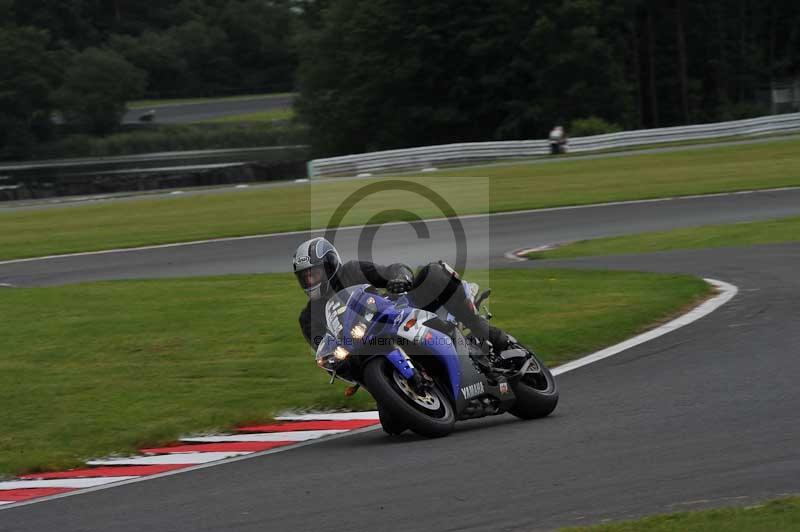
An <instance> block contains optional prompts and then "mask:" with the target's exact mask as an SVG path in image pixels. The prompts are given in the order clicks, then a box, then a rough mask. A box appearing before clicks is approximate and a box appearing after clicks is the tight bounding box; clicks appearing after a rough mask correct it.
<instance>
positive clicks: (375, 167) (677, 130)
mask: <svg viewBox="0 0 800 532" xmlns="http://www.w3.org/2000/svg"><path fill="white" fill-rule="evenodd" d="M794 131H800V113H792V114H785V115H774V116H765V117H761V118H751V119H747V120H736V121H731V122H719V123H714V124H699V125H693V126H679V127H667V128H660V129H643V130H637V131H623V132H620V133H608V134H605V135H595V136H591V137H575V138H571V139H569V146H568V151H569V152H570V153H588V152H593V151H599V150H608V149H614V148H628V147H635V146H644V145H650V144H660V143H666V142H681V141H692V140H704V139H715V138H724V137H735V136H747V135H766V134H773V133H789V132H794ZM548 153H550V144H549V142H548V141H547V140H518V141H507V142H472V143H462V144H444V145H439V146H425V147H422V148H410V149H402V150H389V151H379V152H372V153H363V154H358V155H345V156H341V157H331V158H328V159H315V160H313V161H310V162H309V163H308V165H307V166H308V176H309V177H311V178H314V177H335V176H355V175H359V174H372V173H382V172H397V171H418V170H425V169H428V168H431V167H438V166H453V165H463V164H473V163H479V162H485V161H494V160H499V159H512V158H524V157H536V156H542V155H547V154H548Z"/></svg>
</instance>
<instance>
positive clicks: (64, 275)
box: [0, 188, 800, 286]
mask: <svg viewBox="0 0 800 532" xmlns="http://www.w3.org/2000/svg"><path fill="white" fill-rule="evenodd" d="M265 208H268V207H266V206H265ZM785 216H800V188H798V189H789V190H780V191H761V192H754V193H748V194H741V193H733V194H724V195H717V196H699V197H692V198H680V199H673V200H656V201H648V202H632V203H624V204H609V205H598V206H588V207H580V208H564V209H551V210H542V211H531V212H527V213H509V214H503V215H496V216H475V217H469V218H466V219H464V220H463V225H464V231H465V234H466V236H467V255H468V262H467V266H468V267H471V268H485V267H488V266H491V267H503V266H504V265H506V264H508V263H509V261H508V260H507V259H506V258H505V257H504V253H505V252H507V251H509V250H513V249H517V248H522V247H533V246H539V245H543V244H548V243H553V242H563V241H570V240H575V239H581V238H594V237H602V236H612V235H621V234H631V233H641V232H645V231H657V230H666V229H671V228H676V227H688V226H698V225H704V224H714V223H733V222H740V221H748V220H764V219H770V218H778V217H785ZM426 225H427V227H428V229H429V230H430V238H427V239H418V238H417V237H416V234H415V232H414V230H413V229H412V228H411V227H410V226H409V225H408V224H398V225H392V226H385V227H383V228H381V229H380V230H379V231H378V233H377V235H376V239H375V242H376V243H377V246H376V247H375V255H374V258H375V259H376V260H377V261H379V262H394V261H405V262H407V263H409V264H410V265H412V266H417V265H421V264H424V263H426V262H428V261H430V260H431V259H434V258H436V259H439V258H441V259H444V260H447V261H449V262H450V263H453V264H454V263H455V262H456V253H457V249H456V245H455V244H454V241H453V233H452V230H451V228H450V225H449V223H448V222H445V221H440V222H427V224H426ZM318 234H321V233H319V232H308V233H301V234H277V235H272V236H265V237H258V238H247V239H242V240H226V241H222V242H210V243H201V244H193V245H182V246H177V247H164V248H155V249H147V250H138V251H124V252H119V253H104V254H99V255H83V256H73V257H63V258H54V259H49V260H40V261H29V262H17V263H11V264H2V263H0V283H10V284H13V285H17V286H38V285H54V284H65V283H77V282H86V281H94V280H106V279H125V278H151V277H175V276H192V275H217V274H236V273H259V272H286V271H288V269H289V264H290V259H291V256H292V253H293V252H294V250H295V248H296V247H297V245H298V244H299V243H300V242H301V241H302V240H304V239H306V238H310V237H312V236H316V235H318ZM361 234H362V232H361V231H360V230H343V231H341V232H340V233H338V235H337V238H336V242H335V243H336V245H337V247H338V248H339V249H340V251H341V253H342V255H343V256H345V257H352V258H355V257H356V255H357V248H358V241H359V238H360V237H361ZM362 258H365V257H362Z"/></svg>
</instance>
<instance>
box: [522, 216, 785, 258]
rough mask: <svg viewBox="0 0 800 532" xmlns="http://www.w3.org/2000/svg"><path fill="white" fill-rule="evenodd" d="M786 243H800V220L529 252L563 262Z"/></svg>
mask: <svg viewBox="0 0 800 532" xmlns="http://www.w3.org/2000/svg"><path fill="white" fill-rule="evenodd" d="M783 242H800V218H783V219H779V220H768V221H765V222H745V223H735V224H724V225H707V226H703V227H691V228H687V229H674V230H671V231H662V232H656V233H642V234H637V235H630V236H620V237H610V238H596V239H593V240H582V241H579V242H575V243H572V244H567V245H565V246H561V247H557V248H554V249H552V250H548V251H540V252H534V253H529V254H528V258H531V259H563V258H572V257H584V256H590V255H621V254H624V253H653V252H656V251H669V250H673V249H700V248H721V247H734V246H749V245H754V244H780V243H783Z"/></svg>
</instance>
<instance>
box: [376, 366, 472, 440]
mask: <svg viewBox="0 0 800 532" xmlns="http://www.w3.org/2000/svg"><path fill="white" fill-rule="evenodd" d="M364 385H365V386H366V388H367V390H368V391H369V393H370V394H372V397H374V398H375V401H376V402H377V403H378V405H379V408H380V409H382V410H384V411H386V412H387V413H388V414H389V415H390V416H391V419H392V421H393V423H397V424H398V426H402V427H406V428H408V429H410V430H411V431H413V432H416V433H417V434H419V435H421V436H426V437H428V438H440V437H442V436H447V435H448V434H450V433H451V432H452V431H453V426H454V425H455V422H456V417H455V412H454V410H453V405H452V403H451V402H450V400H449V399H448V398H447V396H446V395H445V394H444V393H443V392H442V391H441V390H440V389H439V387H438V386H434V387H432V388H430V389H429V390H427V391H426V393H425V395H420V394H418V393H417V392H415V391H414V390H413V389H412V388H411V386H410V385H409V383H408V381H407V380H406V379H405V378H404V377H403V376H402V375H400V373H398V371H397V370H396V369H395V367H394V366H392V364H391V363H390V362H389V361H388V360H386V359H385V358H384V357H382V356H378V357H375V358H374V359H372V360H370V361H369V363H367V366H366V367H365V368H364Z"/></svg>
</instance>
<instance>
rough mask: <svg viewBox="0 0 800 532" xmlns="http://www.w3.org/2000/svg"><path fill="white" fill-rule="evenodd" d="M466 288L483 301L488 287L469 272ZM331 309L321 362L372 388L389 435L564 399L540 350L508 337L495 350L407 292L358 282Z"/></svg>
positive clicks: (542, 409)
mask: <svg viewBox="0 0 800 532" xmlns="http://www.w3.org/2000/svg"><path fill="white" fill-rule="evenodd" d="M462 287H463V289H464V291H465V292H466V294H467V297H468V298H469V299H470V301H472V303H473V304H474V305H475V307H476V308H479V309H480V308H481V305H482V303H483V302H484V301H485V300H486V298H488V296H489V293H490V292H489V291H486V292H484V293H483V294H481V295H480V296H477V294H478V286H477V285H475V284H474V283H467V282H465V281H462ZM476 296H477V297H476ZM483 309H484V312H485V313H486V316H487V317H488V318H491V315H490V314H488V311H487V310H486V309H485V307H483ZM325 313H326V334H325V336H324V337H323V339H322V341H321V342H320V344H319V347H318V349H317V353H316V358H317V364H318V365H319V366H320V367H321V368H323V369H324V370H325V371H327V372H328V373H329V374H330V375H331V380H330V382H331V383H333V382H334V381H335V379H337V378H338V379H342V380H344V381H346V382H349V383H350V384H351V385H353V387H352V388H350V391H351V393H352V392H354V391H355V390H356V389H358V387H359V386H363V387H365V388H366V389H367V391H369V393H370V394H371V395H372V396H373V398H374V399H375V401H376V403H377V405H378V411H379V413H380V418H381V423H382V425H383V428H384V430H385V431H386V432H388V433H389V434H399V433H401V432H403V431H405V430H406V429H408V430H411V431H413V432H415V433H417V434H420V435H422V436H427V437H441V436H446V435H447V434H449V433H450V432H452V430H453V426H454V424H455V422H456V421H457V420H464V419H472V418H478V417H483V416H489V415H497V414H502V413H505V412H509V413H511V414H513V415H515V416H517V417H520V418H523V419H534V418H540V417H544V416H547V415H549V414H550V413H551V412H552V411H553V410H554V409H555V407H556V404H557V403H558V387H557V385H556V381H555V379H554V378H553V375H552V374H551V373H550V370H548V368H547V367H546V366H545V365H544V363H543V362H542V361H541V360H540V359H539V358H538V357H537V356H536V354H535V353H534V352H533V351H531V350H530V349H527V348H526V347H525V346H523V345H522V344H520V343H519V342H517V341H516V340H515V339H514V338H513V337H510V339H511V344H510V346H509V348H508V349H506V350H505V351H503V352H501V353H497V354H495V353H493V352H491V350H489V349H487V348H486V346H485V345H482V344H481V342H480V341H479V340H478V339H477V338H475V337H474V336H473V335H471V334H469V333H467V332H466V331H464V330H463V329H462V328H461V327H460V325H459V324H458V323H457V322H456V320H455V318H454V317H453V316H451V315H450V314H448V313H447V312H446V311H445V310H444V309H440V311H439V313H433V312H428V311H425V310H421V309H419V308H415V307H414V305H413V301H412V300H411V297H410V295H408V294H400V295H382V294H380V293H379V292H378V291H377V290H376V289H375V288H373V287H372V286H370V285H357V286H351V287H348V288H345V289H344V290H341V291H340V292H338V293H337V294H336V295H335V296H334V297H333V298H331V300H330V301H328V303H327V305H326V307H325Z"/></svg>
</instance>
